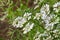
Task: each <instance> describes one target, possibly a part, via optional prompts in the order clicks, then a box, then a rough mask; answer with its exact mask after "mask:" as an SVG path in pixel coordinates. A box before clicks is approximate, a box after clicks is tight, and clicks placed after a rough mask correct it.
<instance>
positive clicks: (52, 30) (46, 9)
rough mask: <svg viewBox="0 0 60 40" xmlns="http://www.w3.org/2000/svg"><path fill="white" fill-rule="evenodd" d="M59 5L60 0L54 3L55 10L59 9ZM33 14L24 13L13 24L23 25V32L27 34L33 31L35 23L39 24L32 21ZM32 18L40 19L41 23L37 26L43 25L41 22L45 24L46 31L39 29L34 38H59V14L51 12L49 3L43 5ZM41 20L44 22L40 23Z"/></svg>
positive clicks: (43, 39) (38, 39)
mask: <svg viewBox="0 0 60 40" xmlns="http://www.w3.org/2000/svg"><path fill="white" fill-rule="evenodd" d="M58 6H60V2H58V3H56V4H54V5H53V10H55V11H57V7H58ZM32 14H33V13H24V15H23V16H22V17H17V18H16V19H15V21H13V26H14V27H16V28H18V27H20V28H21V27H23V29H22V30H23V34H27V33H28V32H30V31H31V29H33V27H34V25H35V24H37V23H34V22H32V21H30V19H31V18H32V16H31V15H32ZM31 20H33V21H34V20H36V21H38V24H39V25H37V26H39V27H41V24H42V25H43V24H44V25H43V27H44V32H43V33H40V32H39V31H37V33H36V35H35V36H34V37H33V40H54V39H55V38H57V40H59V35H60V32H59V29H58V28H59V27H60V26H58V24H59V21H60V20H59V17H58V15H56V14H54V13H52V12H50V6H49V4H45V5H43V6H42V7H41V9H40V12H39V13H36V14H35V16H34V17H33V18H32V19H31ZM40 22H43V23H41V24H40ZM24 24H25V25H24ZM23 25H24V26H23ZM55 25H57V26H55Z"/></svg>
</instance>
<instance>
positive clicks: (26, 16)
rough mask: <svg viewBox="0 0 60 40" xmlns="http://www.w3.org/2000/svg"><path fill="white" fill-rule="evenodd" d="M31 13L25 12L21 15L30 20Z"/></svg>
mask: <svg viewBox="0 0 60 40" xmlns="http://www.w3.org/2000/svg"><path fill="white" fill-rule="evenodd" d="M31 14H32V13H25V14H24V15H23V17H25V18H26V19H28V20H30V19H31Z"/></svg>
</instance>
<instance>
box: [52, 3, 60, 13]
mask: <svg viewBox="0 0 60 40" xmlns="http://www.w3.org/2000/svg"><path fill="white" fill-rule="evenodd" d="M53 10H54V11H55V12H57V13H58V12H59V10H60V2H57V3H55V4H54V5H53Z"/></svg>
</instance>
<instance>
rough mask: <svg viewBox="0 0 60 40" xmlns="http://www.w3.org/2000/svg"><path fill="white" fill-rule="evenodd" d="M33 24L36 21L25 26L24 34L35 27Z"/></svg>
mask: <svg viewBox="0 0 60 40" xmlns="http://www.w3.org/2000/svg"><path fill="white" fill-rule="evenodd" d="M33 26H34V23H31V24H30V23H28V24H26V26H25V27H24V28H23V30H24V31H23V34H26V33H27V32H29V31H30V30H31V29H32V28H33Z"/></svg>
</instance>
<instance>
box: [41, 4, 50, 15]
mask: <svg viewBox="0 0 60 40" xmlns="http://www.w3.org/2000/svg"><path fill="white" fill-rule="evenodd" d="M40 12H41V13H42V14H49V13H50V10H49V5H48V4H46V5H44V6H42V8H41V10H40Z"/></svg>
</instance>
